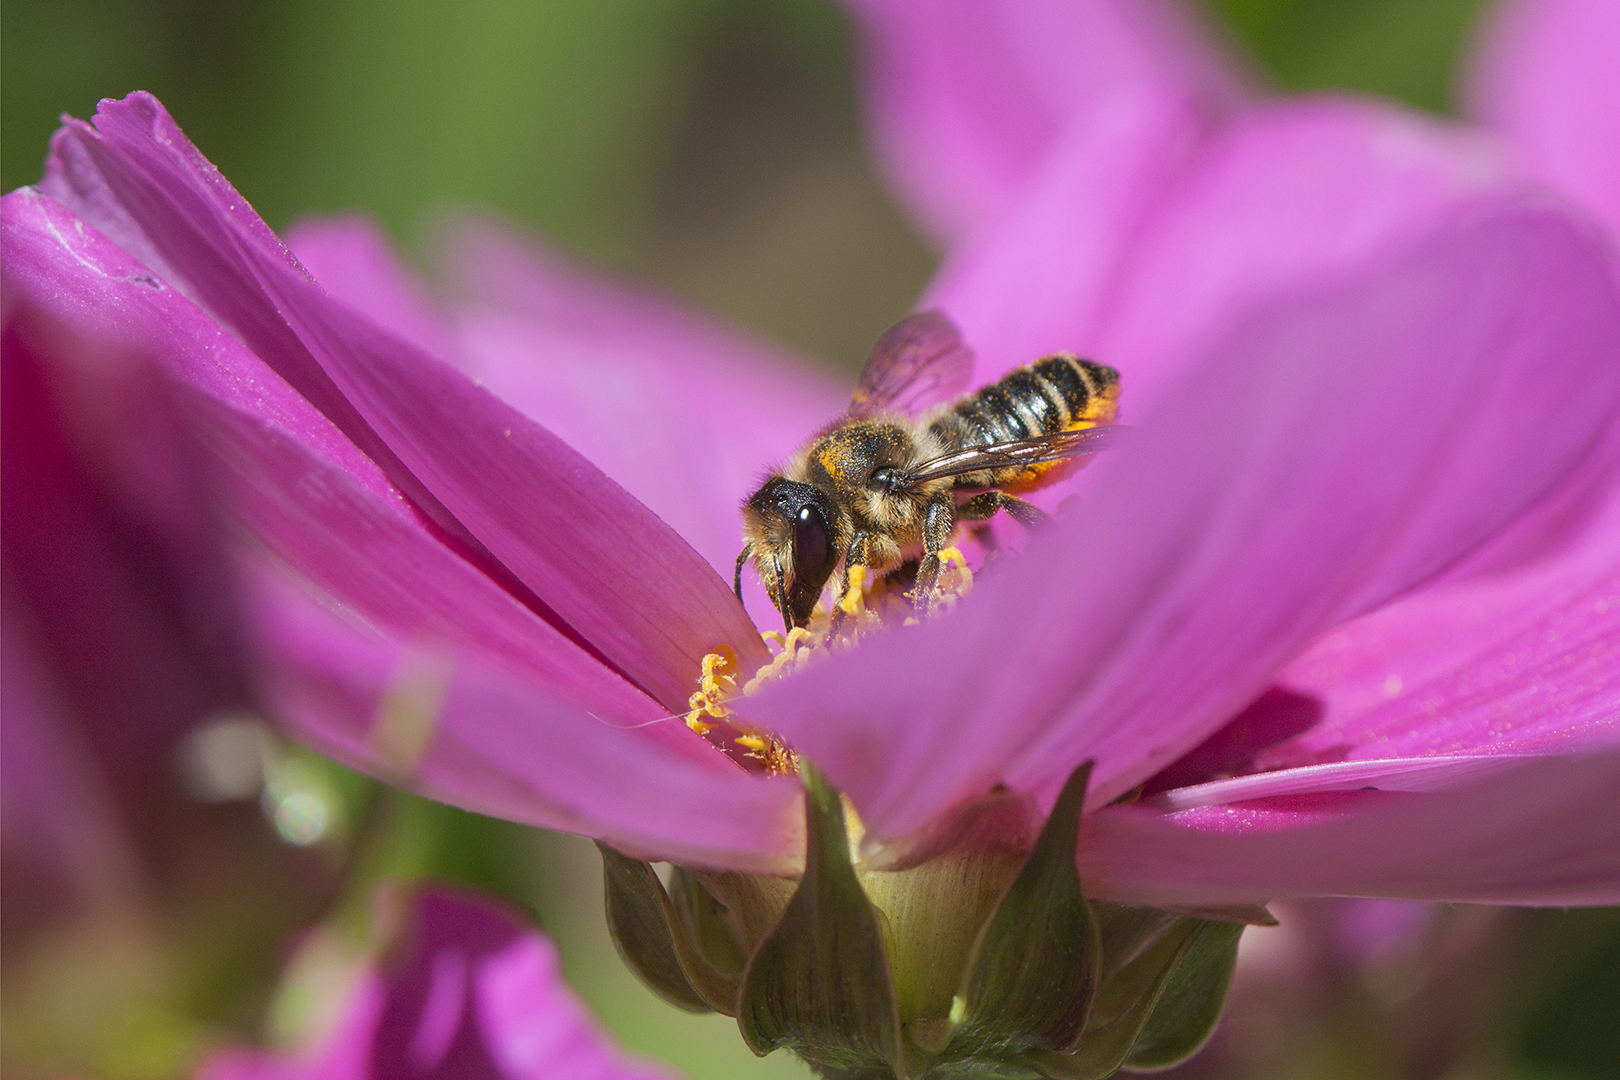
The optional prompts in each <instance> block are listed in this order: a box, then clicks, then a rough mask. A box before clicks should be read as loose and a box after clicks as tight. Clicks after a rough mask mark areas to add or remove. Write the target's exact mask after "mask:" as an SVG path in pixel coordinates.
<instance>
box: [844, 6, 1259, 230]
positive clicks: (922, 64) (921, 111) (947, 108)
mask: <svg viewBox="0 0 1620 1080" xmlns="http://www.w3.org/2000/svg"><path fill="white" fill-rule="evenodd" d="M851 6H852V7H853V8H854V10H855V14H856V16H857V18H858V22H859V25H860V28H861V30H862V44H863V46H864V52H865V56H864V58H863V60H864V63H863V67H864V69H865V83H866V94H865V97H866V103H867V117H868V123H869V125H870V128H871V132H872V138H871V143H872V147H873V151H874V153H875V154H876V155H877V158H878V160H879V162H880V163H881V164H882V165H883V166H884V168H885V170H886V171H887V172H888V174H889V177H890V179H891V181H892V182H893V184H894V187H895V188H896V190H897V191H899V192H900V193H901V195H902V196H903V197H904V198H905V199H906V200H907V201H908V202H909V203H910V205H911V208H912V210H913V212H914V213H915V215H916V216H917V218H918V219H919V220H920V221H922V222H923V223H924V225H925V226H926V227H927V228H928V230H929V231H930V232H931V233H932V234H933V235H934V236H935V237H936V238H937V239H938V240H939V241H940V242H941V244H943V245H947V246H948V245H950V244H952V243H954V242H957V241H959V240H961V239H962V238H963V237H964V236H966V235H967V234H969V233H971V232H972V231H974V230H975V229H976V228H977V227H978V226H980V225H982V224H984V223H986V222H987V221H989V220H991V219H992V218H994V217H996V216H997V215H998V214H999V213H1000V212H1001V211H1002V210H1004V209H1005V208H1007V207H1009V206H1010V205H1012V204H1013V203H1014V202H1015V201H1016V199H1017V198H1018V197H1019V196H1020V195H1021V194H1022V193H1023V190H1024V187H1025V185H1026V184H1027V183H1028V182H1029V180H1030V179H1031V178H1032V177H1033V175H1034V174H1035V173H1036V171H1037V170H1038V169H1039V168H1040V167H1041V166H1042V164H1043V160H1044V158H1045V156H1046V154H1047V152H1048V150H1049V149H1050V148H1051V147H1052V145H1053V144H1054V143H1055V142H1056V141H1057V139H1058V138H1059V137H1060V136H1061V135H1062V134H1063V133H1064V131H1065V130H1066V129H1067V128H1068V127H1069V126H1070V125H1071V124H1074V123H1076V122H1079V123H1085V122H1086V121H1087V120H1088V119H1089V117H1088V114H1089V113H1090V112H1091V111H1093V110H1095V109H1099V108H1107V107H1108V104H1109V101H1110V99H1112V98H1113V97H1115V96H1118V95H1127V96H1130V95H1136V94H1148V95H1150V96H1154V97H1166V98H1173V99H1176V100H1178V101H1181V102H1184V103H1185V104H1186V105H1188V106H1190V107H1192V108H1193V109H1194V110H1195V111H1197V112H1199V113H1201V114H1204V115H1206V116H1215V115H1219V114H1221V113H1224V112H1226V111H1228V110H1230V109H1231V108H1232V107H1233V106H1235V105H1236V104H1237V102H1238V101H1239V100H1240V99H1241V97H1242V95H1243V90H1242V87H1241V85H1240V80H1239V79H1238V78H1237V77H1236V76H1235V74H1234V73H1233V72H1232V71H1231V70H1230V69H1229V66H1228V64H1227V62H1226V59H1225V58H1224V57H1223V56H1222V55H1220V52H1219V50H1218V49H1217V47H1216V46H1215V45H1214V44H1213V43H1212V41H1211V40H1210V39H1209V37H1208V36H1207V35H1206V33H1205V32H1204V28H1203V27H1201V26H1199V25H1197V23H1196V22H1195V21H1194V19H1193V18H1192V17H1191V16H1190V13H1189V12H1188V11H1187V10H1186V9H1185V8H1183V7H1182V6H1180V5H1175V4H1170V3H1163V2H1159V0H1082V2H1070V3H1062V2H1058V0H1048V2H1044V3H1022V4H979V3H973V2H971V0H969V2H945V3H939V2H928V0H900V2H884V0H873V2H869V0H856V2H854V3H852V4H851Z"/></svg>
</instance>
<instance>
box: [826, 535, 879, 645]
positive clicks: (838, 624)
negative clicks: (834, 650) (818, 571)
mask: <svg viewBox="0 0 1620 1080" xmlns="http://www.w3.org/2000/svg"><path fill="white" fill-rule="evenodd" d="M871 563H872V538H871V537H870V536H869V535H868V534H866V533H863V532H858V533H856V534H855V538H854V539H853V540H851V541H850V542H849V547H848V548H846V549H845V550H844V571H843V573H842V575H840V577H839V579H838V593H837V595H836V596H834V597H833V609H832V632H833V633H835V634H836V633H837V632H838V631H839V630H840V629H841V628H842V627H843V625H844V621H845V620H846V619H848V618H849V613H848V612H846V611H845V610H844V605H843V604H841V603H839V601H841V600H842V599H843V598H844V597H846V596H848V595H849V586H850V581H849V578H850V571H851V570H852V569H853V568H855V567H857V566H864V567H867V568H868V569H870V568H871Z"/></svg>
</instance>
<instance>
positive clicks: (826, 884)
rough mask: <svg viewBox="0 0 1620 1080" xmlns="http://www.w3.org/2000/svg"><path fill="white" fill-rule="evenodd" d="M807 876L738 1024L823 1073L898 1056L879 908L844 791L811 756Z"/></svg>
mask: <svg viewBox="0 0 1620 1080" xmlns="http://www.w3.org/2000/svg"><path fill="white" fill-rule="evenodd" d="M799 775H800V778H801V779H802V780H803V781H804V808H805V833H806V843H805V859H804V877H803V878H802V879H800V881H799V887H798V889H797V890H795V891H794V893H793V898H792V899H791V900H789V901H788V906H787V909H786V910H785V911H783V913H782V917H781V919H780V920H778V921H777V923H776V925H775V926H774V927H772V928H771V931H770V933H768V934H766V935H765V939H764V940H763V941H761V942H760V945H759V948H758V949H756V950H755V951H754V955H753V956H752V957H751V958H750V959H749V961H748V968H747V970H746V972H745V973H744V974H743V982H742V992H741V996H740V998H739V1002H738V1005H739V1008H738V1013H737V1026H738V1027H739V1028H741V1029H742V1035H743V1040H744V1041H745V1042H747V1043H748V1046H749V1049H751V1050H753V1051H754V1053H756V1054H758V1055H760V1056H761V1057H763V1056H764V1055H766V1054H768V1053H770V1052H771V1051H772V1050H775V1049H777V1048H778V1047H788V1048H790V1049H793V1050H795V1051H796V1052H798V1054H799V1056H801V1057H803V1058H805V1059H806V1060H808V1061H810V1062H811V1063H812V1064H815V1065H816V1066H818V1067H819V1068H821V1069H822V1070H823V1071H824V1072H832V1073H838V1072H849V1073H856V1074H858V1073H861V1072H865V1071H867V1070H871V1069H874V1068H876V1067H877V1066H878V1065H880V1064H888V1065H890V1066H891V1067H895V1066H898V1064H899V1062H900V1057H899V1054H900V1017H899V1011H898V1008H897V1006H896V1004H895V996H894V982H893V977H892V975H891V974H890V971H889V957H888V950H887V949H886V948H885V946H884V944H883V933H882V930H881V928H880V927H879V923H878V914H877V911H876V909H874V908H873V907H872V904H871V902H870V901H869V900H867V898H866V894H865V892H863V891H862V889H861V885H860V882H859V881H857V880H856V877H855V870H854V867H853V866H851V865H850V858H849V837H848V834H847V833H846V832H845V826H844V807H843V803H842V802H841V801H840V800H839V797H838V792H836V791H835V790H833V788H832V787H831V786H830V785H829V784H827V782H826V781H825V780H824V779H822V777H821V775H820V773H818V772H817V771H816V770H815V769H814V767H812V766H810V765H809V764H808V763H805V764H804V765H803V766H802V767H801V770H800V774H799Z"/></svg>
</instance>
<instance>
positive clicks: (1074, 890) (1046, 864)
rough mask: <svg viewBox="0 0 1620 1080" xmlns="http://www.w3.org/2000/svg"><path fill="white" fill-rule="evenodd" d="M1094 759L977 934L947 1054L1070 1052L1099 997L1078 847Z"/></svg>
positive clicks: (1096, 952) (1074, 778) (1066, 789)
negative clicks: (960, 1013) (998, 1049)
mask: <svg viewBox="0 0 1620 1080" xmlns="http://www.w3.org/2000/svg"><path fill="white" fill-rule="evenodd" d="M1090 776H1091V762H1089V761H1088V762H1086V763H1085V764H1083V765H1081V766H1080V767H1079V768H1078V769H1076V770H1075V771H1074V773H1073V774H1072V775H1071V776H1070V777H1069V780H1068V782H1067V783H1066V784H1064V785H1063V792H1062V794H1060V795H1059V796H1058V801H1057V805H1056V806H1054V807H1053V808H1052V816H1051V817H1049V818H1048V819H1047V821H1046V825H1045V826H1044V827H1043V828H1042V829H1041V834H1040V836H1038V837H1037V838H1036V840H1035V847H1034V848H1033V849H1032V850H1031V851H1030V853H1029V856H1028V858H1026V859H1025V860H1024V865H1023V868H1022V869H1020V870H1019V871H1018V876H1017V877H1016V878H1014V879H1013V881H1012V884H1011V885H1009V886H1008V887H1007V892H1006V895H1004V896H1003V897H1002V899H1001V903H1000V905H999V906H998V907H997V908H996V911H995V914H994V915H992V916H991V917H990V921H989V922H987V923H986V924H985V926H984V929H983V930H981V931H980V933H979V940H978V943H977V945H976V946H975V948H974V953H973V961H972V963H971V964H970V966H969V968H968V976H967V978H966V980H964V984H963V988H962V994H961V997H962V1000H963V1002H964V1004H965V1009H964V1012H963V1016H962V1023H961V1026H960V1027H959V1028H958V1029H957V1034H956V1038H955V1039H953V1040H952V1043H951V1046H950V1047H949V1049H948V1050H947V1052H946V1053H947V1056H955V1055H956V1054H957V1053H958V1052H962V1051H968V1052H972V1051H975V1050H978V1049H981V1048H987V1047H1002V1048H1013V1049H1037V1048H1038V1049H1045V1050H1054V1051H1059V1052H1063V1051H1068V1050H1072V1049H1073V1048H1074V1047H1075V1046H1076V1045H1077V1044H1078V1043H1079V1041H1080V1036H1081V1032H1082V1031H1084V1029H1085V1026H1086V1017H1087V1015H1088V1014H1089V1013H1090V1011H1091V1003H1092V998H1093V997H1094V996H1095V994H1096V989H1097V982H1098V967H1099V958H1100V948H1099V944H1098V938H1097V923H1096V920H1095V919H1093V917H1092V914H1091V907H1090V905H1088V904H1087V903H1086V898H1085V894H1084V893H1083V891H1082V890H1081V887H1080V874H1079V871H1078V870H1077V869H1076V868H1075V847H1076V844H1077V843H1078V841H1079V837H1080V809H1081V805H1082V804H1083V803H1084V801H1085V794H1086V781H1087V779H1088V778H1089V777H1090Z"/></svg>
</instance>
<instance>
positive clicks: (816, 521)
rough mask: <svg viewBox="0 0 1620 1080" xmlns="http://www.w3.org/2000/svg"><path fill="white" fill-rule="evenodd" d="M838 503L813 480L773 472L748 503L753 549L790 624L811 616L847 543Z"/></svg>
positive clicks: (745, 516)
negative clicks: (843, 543)
mask: <svg viewBox="0 0 1620 1080" xmlns="http://www.w3.org/2000/svg"><path fill="white" fill-rule="evenodd" d="M839 525H840V522H839V518H838V515H837V513H836V511H835V510H834V509H833V504H832V501H831V500H830V499H828V498H827V496H826V495H825V494H823V493H822V492H821V491H820V490H818V489H817V488H815V487H814V486H812V485H810V484H805V483H800V482H799V481H796V480H789V479H787V478H786V477H783V476H773V477H771V478H770V479H769V480H767V481H766V482H765V485H764V486H763V487H761V488H760V489H759V490H758V491H757V492H755V493H754V495H753V497H751V498H750V499H749V500H748V502H747V503H746V504H744V506H743V530H744V532H745V533H746V535H747V537H748V544H749V546H748V548H745V549H744V550H745V551H751V552H752V555H753V559H754V565H755V566H756V567H757V568H758V569H759V576H760V578H761V580H762V581H764V583H765V591H766V592H768V593H770V595H771V599H772V600H773V601H775V602H776V607H777V610H779V611H780V612H781V613H782V622H783V624H784V626H785V628H787V629H790V630H791V629H792V628H793V627H795V626H803V625H804V624H805V623H807V622H809V621H810V613H811V612H812V611H813V610H815V606H816V600H817V599H818V598H819V597H820V596H821V589H822V587H823V586H824V585H826V584H827V579H828V578H829V577H831V576H832V572H833V568H834V567H836V566H837V565H838V559H839V555H840V552H841V551H842V546H841V545H840V543H839V540H840V537H839V535H838V534H839V532H840V528H839Z"/></svg>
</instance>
